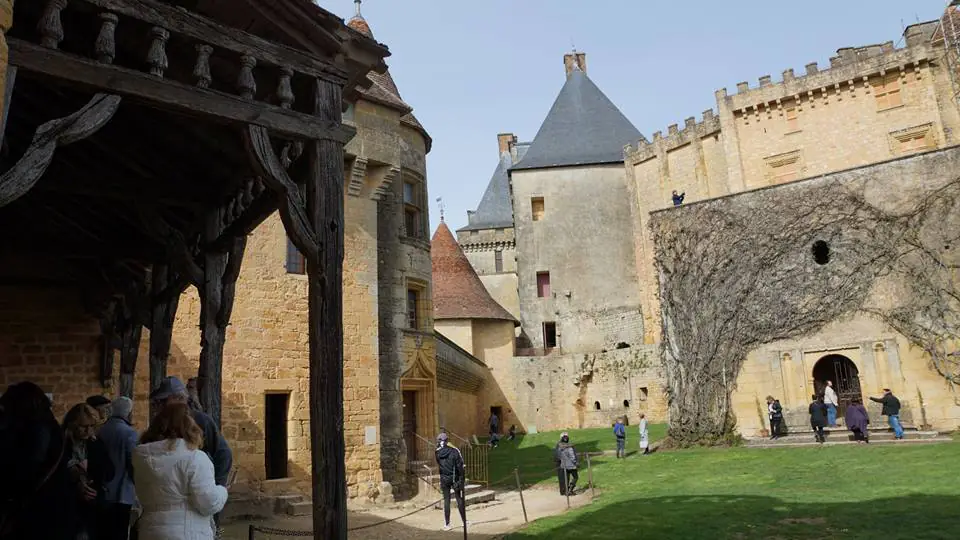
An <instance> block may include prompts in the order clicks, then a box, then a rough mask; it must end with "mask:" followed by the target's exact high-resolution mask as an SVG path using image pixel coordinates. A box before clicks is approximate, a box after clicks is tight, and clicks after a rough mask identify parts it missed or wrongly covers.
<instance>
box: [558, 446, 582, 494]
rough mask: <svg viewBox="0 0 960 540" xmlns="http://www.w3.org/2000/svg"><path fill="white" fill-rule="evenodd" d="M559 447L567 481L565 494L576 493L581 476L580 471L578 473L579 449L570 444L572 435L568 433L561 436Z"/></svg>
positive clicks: (561, 464)
mask: <svg viewBox="0 0 960 540" xmlns="http://www.w3.org/2000/svg"><path fill="white" fill-rule="evenodd" d="M558 448H559V451H560V452H559V453H560V468H562V469H563V471H564V474H565V475H566V481H567V491H566V493H565V495H574V494H576V489H577V480H578V479H579V478H580V475H579V473H577V465H578V463H577V449H576V448H574V447H573V445H572V444H570V437H569V436H567V434H564V435H563V437H561V438H560V444H559V445H558Z"/></svg>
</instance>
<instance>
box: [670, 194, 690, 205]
mask: <svg viewBox="0 0 960 540" xmlns="http://www.w3.org/2000/svg"><path fill="white" fill-rule="evenodd" d="M686 196H687V194H686V192H684V193H679V194H678V193H677V190H673V194H672V195H671V198H672V199H673V205H674V206H680V205H681V204H683V198H684V197H686Z"/></svg>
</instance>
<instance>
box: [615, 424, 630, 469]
mask: <svg viewBox="0 0 960 540" xmlns="http://www.w3.org/2000/svg"><path fill="white" fill-rule="evenodd" d="M613 434H614V435H615V436H616V437H617V459H620V458H622V457H623V458H625V457H627V450H626V447H627V428H626V426H624V425H623V418H617V423H616V424H614V425H613Z"/></svg>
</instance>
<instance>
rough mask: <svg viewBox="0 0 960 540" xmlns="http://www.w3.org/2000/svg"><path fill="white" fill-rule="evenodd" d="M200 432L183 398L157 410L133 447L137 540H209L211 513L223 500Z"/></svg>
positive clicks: (224, 495) (224, 492)
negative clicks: (140, 510)
mask: <svg viewBox="0 0 960 540" xmlns="http://www.w3.org/2000/svg"><path fill="white" fill-rule="evenodd" d="M202 439H203V431H202V430H201V429H200V427H199V426H198V425H197V423H196V422H195V421H194V420H193V418H192V417H191V411H190V409H189V407H188V406H187V404H186V403H173V404H169V405H166V406H165V407H163V409H161V410H160V412H159V413H157V416H156V417H154V419H153V421H152V422H150V427H148V428H147V430H146V431H145V432H144V433H143V436H142V437H141V438H140V443H141V444H140V446H137V447H136V449H134V452H133V472H134V482H135V483H136V486H137V496H138V497H139V498H140V503H141V504H142V505H143V516H142V517H141V518H140V521H139V522H138V525H139V538H140V540H180V539H182V540H212V539H213V538H215V536H216V535H215V533H214V529H213V527H211V526H210V522H211V519H212V518H213V515H214V514H216V513H218V512H220V511H221V510H223V506H224V505H225V504H226V503H227V488H225V487H223V486H219V485H217V483H216V481H215V480H214V468H213V463H212V462H211V461H210V458H209V457H208V456H207V455H206V453H205V452H203V450H201V449H200V444H201V442H202Z"/></svg>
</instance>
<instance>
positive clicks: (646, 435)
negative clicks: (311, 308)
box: [640, 414, 650, 455]
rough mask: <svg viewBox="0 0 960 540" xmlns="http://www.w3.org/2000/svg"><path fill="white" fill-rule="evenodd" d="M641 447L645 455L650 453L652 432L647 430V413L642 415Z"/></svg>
mask: <svg viewBox="0 0 960 540" xmlns="http://www.w3.org/2000/svg"><path fill="white" fill-rule="evenodd" d="M640 449H641V450H643V455H647V454H649V453H650V432H649V431H648V430H647V415H645V414H641V415H640Z"/></svg>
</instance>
